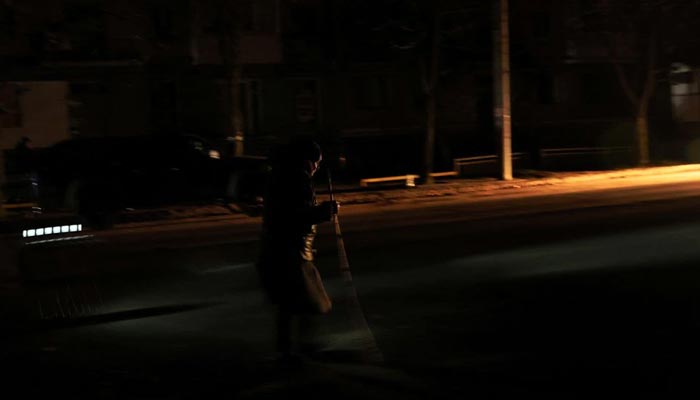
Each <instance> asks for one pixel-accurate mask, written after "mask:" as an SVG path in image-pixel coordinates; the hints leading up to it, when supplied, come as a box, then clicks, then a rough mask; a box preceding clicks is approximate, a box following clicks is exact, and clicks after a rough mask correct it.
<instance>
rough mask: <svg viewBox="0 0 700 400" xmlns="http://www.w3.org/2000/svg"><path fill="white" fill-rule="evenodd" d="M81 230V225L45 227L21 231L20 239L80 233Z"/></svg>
mask: <svg viewBox="0 0 700 400" xmlns="http://www.w3.org/2000/svg"><path fill="white" fill-rule="evenodd" d="M82 230H83V224H73V225H62V226H47V227H44V228H35V229H24V230H22V237H25V238H26V237H34V236H44V235H55V234H59V233H67V232H81V231H82Z"/></svg>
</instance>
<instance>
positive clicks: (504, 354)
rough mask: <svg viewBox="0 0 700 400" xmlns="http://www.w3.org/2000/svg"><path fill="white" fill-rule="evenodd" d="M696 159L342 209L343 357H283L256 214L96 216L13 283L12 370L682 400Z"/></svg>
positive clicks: (399, 392)
mask: <svg viewBox="0 0 700 400" xmlns="http://www.w3.org/2000/svg"><path fill="white" fill-rule="evenodd" d="M698 204H700V179H699V178H698V177H697V176H696V175H682V174H679V175H677V176H667V177H664V178H663V179H658V178H654V177H638V178H623V179H617V180H614V181H612V180H610V181H600V182H590V183H581V182H577V183H572V184H568V185H567V184H562V185H552V186H537V187H522V188H511V190H508V191H491V192H482V193H472V194H459V193H457V194H455V195H454V196H443V197H440V198H435V199H423V200H421V201H406V202H400V201H398V202H390V203H384V204H364V205H362V204H360V205H354V206H348V207H344V208H342V209H341V224H342V227H343V232H344V238H345V244H346V248H347V251H348V255H349V257H350V264H351V267H352V271H353V276H354V281H355V288H356V289H357V292H358V294H359V297H360V300H361V303H362V309H363V312H364V315H365V317H366V319H367V322H368V324H369V326H370V328H371V334H372V336H373V337H374V338H375V339H376V343H377V345H378V347H379V349H380V350H381V353H382V355H383V359H384V361H383V362H382V363H374V364H367V363H363V362H361V361H358V359H357V357H354V356H357V355H358V354H360V353H361V352H362V350H363V341H362V340H360V339H362V338H363V337H365V338H366V337H367V336H366V335H367V332H362V331H358V330H357V329H356V327H355V326H354V325H353V321H352V318H351V316H352V313H353V309H351V306H350V305H349V304H348V303H347V302H346V296H345V294H346V289H345V287H344V285H343V282H342V280H341V279H340V274H339V273H338V272H337V270H336V268H337V257H336V248H335V238H334V236H333V235H332V231H331V226H330V225H326V226H323V227H322V229H321V235H320V237H319V240H318V246H317V247H318V260H317V261H318V265H319V268H320V270H321V273H322V274H323V276H324V279H325V281H326V282H327V285H328V288H329V290H330V293H331V295H332V297H333V298H334V300H335V308H334V310H333V312H332V313H331V314H330V315H329V316H326V317H324V318H322V319H320V321H319V322H320V324H321V329H320V331H319V335H318V338H319V342H320V343H322V345H323V346H324V347H325V349H326V353H327V354H328V355H329V356H328V357H327V359H325V360H321V361H307V362H305V363H304V364H303V365H302V366H301V367H300V368H298V369H295V370H293V371H286V370H281V369H280V368H278V366H277V364H275V363H274V361H273V359H272V358H271V357H272V354H273V340H272V335H273V332H272V328H273V324H272V322H273V314H272V310H271V309H270V308H269V306H268V305H267V304H266V302H265V299H264V297H263V296H262V293H261V292H260V290H259V287H258V282H257V276H256V275H255V270H254V268H253V266H254V261H255V256H256V253H257V234H258V232H259V219H257V218H240V217H236V218H233V217H231V218H221V219H209V220H193V221H189V222H186V223H185V222H183V223H178V224H170V225H160V226H158V225H151V226H141V227H139V226H128V227H121V228H119V229H114V230H111V231H102V232H91V233H89V234H90V235H93V236H92V237H91V238H90V239H89V240H81V241H76V243H72V244H70V245H66V244H62V245H52V246H34V247H33V248H31V246H29V247H30V248H28V249H25V250H24V252H23V253H22V256H21V257H20V259H21V260H22V263H23V272H24V275H23V278H24V280H23V281H22V282H21V284H19V285H16V286H15V287H11V288H10V287H8V288H6V290H5V292H4V293H5V295H4V299H5V301H4V309H3V316H4V317H5V320H6V322H7V324H6V326H7V327H8V329H6V330H5V332H4V341H3V343H4V344H5V345H4V346H2V348H1V350H0V355H2V357H3V360H5V361H6V363H5V364H6V365H8V366H11V368H8V371H7V372H6V373H5V375H4V376H5V377H6V378H7V379H6V382H9V383H10V384H11V386H15V387H17V388H19V389H20V390H22V391H23V392H24V393H26V394H30V395H47V394H50V395H58V394H62V395H66V396H67V397H69V398H88V397H90V398H95V397H97V398H149V399H151V398H213V397H216V398H219V397H233V398H270V397H273V398H276V397H284V396H289V395H291V394H299V395H307V396H308V395H310V396H312V397H330V396H333V397H336V398H351V397H356V396H362V397H363V398H452V397H455V396H459V397H466V396H471V397H476V398H494V397H510V396H512V395H523V394H527V395H537V396H540V397H542V396H545V397H565V398H584V397H585V398H590V397H591V396H598V395H604V394H616V395H624V396H626V397H635V398H659V397H664V398H674V397H680V396H681V395H685V394H686V393H688V391H692V392H695V391H697V389H696V388H695V387H694V386H695V385H694V382H695V376H696V375H697V372H698V366H697V362H696V360H697V359H698V356H699V355H700V354H699V353H700V346H698V345H697V344H696V343H697V340H696V337H697V336H698V333H700V332H698V331H699V330H700V325H699V324H698V322H699V321H700V320H699V317H700V314H699V312H700V308H699V307H698V306H699V305H700V295H699V294H698V293H700V292H699V291H698V288H700V280H699V278H700V272H699V271H698V270H697V265H698V259H700V251H699V250H698V243H699V242H700V212H698Z"/></svg>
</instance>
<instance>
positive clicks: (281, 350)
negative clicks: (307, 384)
mask: <svg viewBox="0 0 700 400" xmlns="http://www.w3.org/2000/svg"><path fill="white" fill-rule="evenodd" d="M321 159H322V155H321V148H320V147H319V145H318V144H317V143H316V142H314V141H313V140H310V139H305V138H299V139H295V140H292V141H291V142H290V143H289V144H288V145H286V146H284V147H282V148H281V149H278V151H277V152H276V153H275V154H273V156H272V157H270V165H271V170H270V173H269V174H268V182H267V189H266V193H265V197H264V208H263V233H262V240H261V242H262V243H261V250H260V254H259V258H258V263H257V268H258V272H259V276H260V278H261V283H262V287H263V288H264V290H265V292H266V294H267V296H268V299H269V300H270V301H271V302H272V303H273V304H274V305H276V307H277V321H276V346H277V352H278V357H279V360H280V361H294V360H298V359H299V355H298V353H302V354H304V355H309V356H311V355H312V354H314V352H315V351H316V350H317V349H318V346H317V344H316V343H314V333H315V332H314V331H315V325H316V323H317V322H316V321H315V319H316V316H318V315H320V314H326V313H328V312H329V311H330V309H331V301H330V299H329V298H328V295H327V294H326V291H325V288H324V287H323V282H322V280H321V277H320V274H319V273H318V270H317V269H316V266H315V265H314V249H313V242H314V238H315V235H316V224H319V223H321V222H325V221H330V220H331V219H332V217H333V215H334V214H335V213H337V211H338V203H337V202H335V201H326V202H323V203H322V204H320V205H319V204H317V202H316V196H315V191H314V186H313V181H312V178H313V176H314V174H315V173H316V171H317V170H318V168H319V164H320V162H321ZM295 328H296V329H295ZM295 333H296V335H295ZM293 336H297V337H298V338H299V339H298V343H293V342H295V341H294V340H293V339H292V338H293Z"/></svg>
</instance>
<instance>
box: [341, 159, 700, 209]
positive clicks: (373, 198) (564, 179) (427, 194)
mask: <svg viewBox="0 0 700 400" xmlns="http://www.w3.org/2000/svg"><path fill="white" fill-rule="evenodd" d="M685 172H700V164H687V165H673V166H661V167H645V168H629V169H622V170H616V171H601V172H598V171H593V172H591V171H586V172H552V173H546V174H547V175H549V176H544V177H541V176H540V177H534V178H516V179H513V180H510V181H502V180H499V179H496V178H487V179H469V180H466V179H462V180H453V181H451V182H444V183H436V184H433V185H423V186H416V187H414V188H401V189H393V190H373V191H357V192H347V193H338V194H336V199H337V200H338V201H339V202H341V203H344V204H347V205H351V204H368V203H381V202H385V203H386V202H389V203H392V202H397V201H401V200H419V199H427V198H435V197H443V196H454V195H458V194H469V193H478V192H484V191H493V190H505V189H520V188H525V187H536V186H545V185H547V186H549V185H557V184H566V183H577V182H591V181H596V180H607V179H623V178H628V177H638V176H651V175H666V174H675V173H685ZM531 173H533V174H540V175H541V174H545V173H542V172H531Z"/></svg>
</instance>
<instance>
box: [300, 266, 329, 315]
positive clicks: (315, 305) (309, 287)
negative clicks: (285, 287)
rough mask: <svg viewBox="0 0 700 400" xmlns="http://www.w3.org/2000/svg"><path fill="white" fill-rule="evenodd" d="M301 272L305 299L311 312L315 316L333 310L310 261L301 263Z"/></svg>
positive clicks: (318, 274) (319, 277) (319, 275)
mask: <svg viewBox="0 0 700 400" xmlns="http://www.w3.org/2000/svg"><path fill="white" fill-rule="evenodd" d="M301 272H302V276H303V280H304V288H305V289H306V295H307V299H308V300H309V305H310V306H311V311H312V312H313V313H316V314H327V313H329V312H330V311H331V309H332V308H333V303H332V302H331V299H330V297H328V293H326V288H325V287H324V286H323V281H322V280H321V274H320V273H319V272H318V269H316V266H315V265H314V263H313V262H311V261H304V262H302V263H301Z"/></svg>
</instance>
